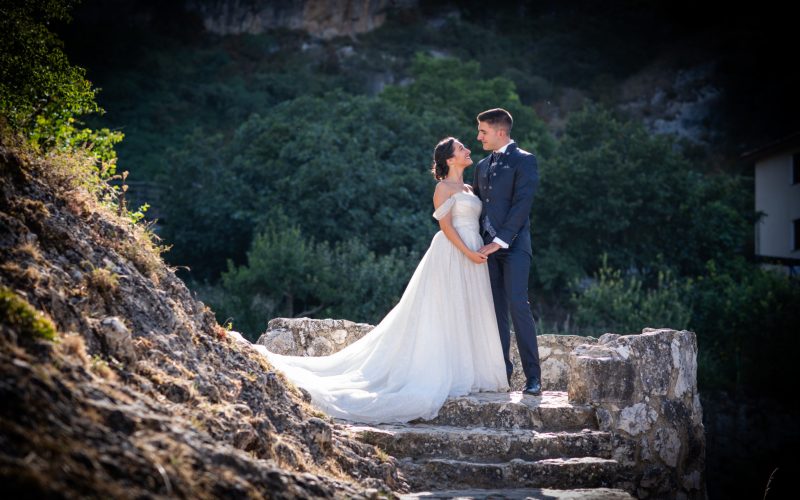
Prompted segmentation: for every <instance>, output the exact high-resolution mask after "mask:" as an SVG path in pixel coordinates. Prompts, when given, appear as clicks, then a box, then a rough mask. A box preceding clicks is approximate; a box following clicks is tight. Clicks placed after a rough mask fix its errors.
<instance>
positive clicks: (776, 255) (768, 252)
mask: <svg viewBox="0 0 800 500" xmlns="http://www.w3.org/2000/svg"><path fill="white" fill-rule="evenodd" d="M744 158H745V159H747V160H749V161H751V162H753V163H754V164H755V191H756V193H755V195H756V196H755V204H756V207H755V208H756V211H757V212H759V213H761V214H762V216H761V218H760V219H759V221H758V222H757V223H756V234H755V236H756V238H755V254H756V256H757V257H760V258H761V260H764V261H767V262H773V263H775V264H782V265H786V266H790V268H791V267H794V268H795V269H796V268H797V266H798V265H800V132H796V133H794V134H792V135H791V136H789V137H787V138H785V139H782V140H780V141H776V142H774V143H772V144H769V145H767V146H765V147H763V148H760V149H758V150H756V151H752V152H750V153H747V154H746V155H744Z"/></svg>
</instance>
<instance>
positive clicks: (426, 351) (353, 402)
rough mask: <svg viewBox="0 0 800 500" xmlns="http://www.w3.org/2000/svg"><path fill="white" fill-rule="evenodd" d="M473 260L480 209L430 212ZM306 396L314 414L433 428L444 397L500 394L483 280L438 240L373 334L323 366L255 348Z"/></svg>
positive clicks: (484, 274) (461, 204) (448, 205)
mask: <svg viewBox="0 0 800 500" xmlns="http://www.w3.org/2000/svg"><path fill="white" fill-rule="evenodd" d="M449 211H452V221H453V226H454V227H455V229H456V230H457V231H458V234H459V235H460V236H461V239H462V240H463V241H464V243H465V244H466V245H467V246H468V247H470V248H471V249H473V250H477V249H478V248H480V247H481V246H482V245H483V241H482V239H481V237H480V235H479V232H478V231H479V225H478V218H479V216H480V212H481V201H480V200H479V199H478V198H477V197H476V196H475V195H474V194H472V193H467V192H460V193H456V194H454V195H453V196H451V197H450V198H448V199H447V201H445V202H444V203H443V204H442V205H441V206H440V207H439V208H438V209H437V210H436V211H435V212H434V217H436V218H437V219H440V218H442V217H443V216H444V215H446V214H447V213H448V212H449ZM255 347H256V348H257V349H258V350H259V351H260V352H261V353H263V354H264V355H266V356H267V358H268V359H269V361H270V362H271V363H272V364H273V366H275V368H277V369H279V370H281V371H283V372H284V373H285V374H286V376H287V377H288V378H289V379H290V380H291V381H292V382H294V383H295V384H296V385H298V386H300V387H302V388H304V389H306V390H307V391H308V392H309V393H310V394H311V397H312V402H313V403H314V405H315V406H317V407H319V408H320V409H321V410H323V411H325V412H326V413H328V414H329V415H331V416H334V417H337V418H342V419H346V420H351V421H356V422H370V423H378V422H385V423H389V422H407V421H409V420H414V419H417V418H423V419H430V418H434V417H435V416H436V415H437V413H438V411H439V408H440V407H441V406H442V404H444V401H445V400H446V399H447V397H448V396H460V395H464V394H468V393H470V392H478V391H507V390H508V383H507V381H506V371H505V364H504V361H503V353H502V349H501V347H500V337H499V335H498V331H497V319H496V317H495V313H494V306H493V304H492V294H491V288H490V285H489V271H488V268H487V266H486V265H485V264H475V263H473V262H472V261H470V260H469V259H467V257H466V256H465V255H464V254H463V253H461V252H460V251H459V250H458V249H457V248H456V247H455V246H454V245H453V244H452V243H451V242H450V240H448V239H447V237H446V236H445V235H444V233H442V232H441V231H439V232H438V233H436V235H435V236H434V237H433V240H432V241H431V245H430V247H429V248H428V250H427V252H426V253H425V255H424V256H423V258H422V260H421V261H420V263H419V264H418V266H417V269H416V270H415V271H414V274H413V276H412V277H411V280H410V281H409V283H408V286H407V287H406V290H405V292H404V293H403V296H402V297H401V299H400V301H399V302H398V303H397V305H396V306H395V307H394V308H393V309H392V310H391V311H390V312H389V313H388V314H387V315H386V316H385V317H384V318H383V320H382V321H381V322H380V323H379V324H378V325H377V326H376V327H375V329H374V330H372V331H371V332H369V333H368V334H367V335H365V336H364V337H362V338H361V339H359V340H357V341H356V342H354V343H353V344H351V345H349V346H347V347H345V348H344V349H342V350H341V351H338V352H336V353H334V354H332V355H330V356H321V357H305V356H283V355H279V354H275V353H272V352H270V351H268V350H267V349H266V348H265V347H264V346H261V345H256V346H255Z"/></svg>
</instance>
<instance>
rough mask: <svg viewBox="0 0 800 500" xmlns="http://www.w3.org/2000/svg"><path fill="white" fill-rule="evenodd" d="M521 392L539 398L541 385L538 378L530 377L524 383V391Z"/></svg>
mask: <svg viewBox="0 0 800 500" xmlns="http://www.w3.org/2000/svg"><path fill="white" fill-rule="evenodd" d="M522 392H524V393H525V394H531V395H533V396H540V395H541V394H542V383H541V382H540V381H539V379H538V378H536V377H531V378H529V379H528V381H527V382H525V390H524V391H522Z"/></svg>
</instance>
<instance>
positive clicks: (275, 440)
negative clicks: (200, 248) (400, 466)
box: [0, 124, 404, 499]
mask: <svg viewBox="0 0 800 500" xmlns="http://www.w3.org/2000/svg"><path fill="white" fill-rule="evenodd" d="M0 125H1V124H0ZM8 142H10V139H8V137H7V134H6V131H4V130H3V129H2V127H1V126H0V401H2V404H0V481H2V484H3V486H2V491H3V493H4V497H7V498H77V497H81V498H83V497H87V498H98V497H102V498H145V497H146V498H150V497H165V498H166V497H169V498H173V497H175V498H177V497H182V498H201V499H202V498H227V497H247V498H264V497H270V498H275V497H281V498H322V497H324V498H351V497H361V498H367V497H371V496H375V495H377V493H378V492H380V491H385V492H386V491H389V490H396V491H397V490H399V491H402V490H403V489H404V486H403V482H402V481H401V480H400V477H399V475H398V473H397V469H396V465H395V463H394V462H393V461H392V460H391V459H390V458H387V457H384V456H383V455H379V454H378V452H377V451H376V450H375V448H374V447H372V446H370V445H367V444H364V443H363V442H360V441H357V440H355V439H353V438H352V437H351V436H350V435H349V434H348V433H346V432H345V431H343V430H342V429H341V428H340V427H339V426H337V425H335V424H334V423H333V422H332V421H331V420H330V419H329V418H327V417H325V415H323V414H321V413H319V412H318V411H316V410H315V409H314V408H312V407H311V406H309V404H308V398H307V397H305V396H304V394H303V393H302V391H300V390H298V389H297V388H295V387H293V386H291V385H290V384H287V383H286V382H285V380H284V379H283V377H282V375H281V374H279V373H277V372H275V371H274V370H273V369H272V367H271V366H270V365H269V363H267V362H266V361H265V359H264V358H263V357H261V356H259V355H258V354H257V353H254V352H252V350H250V349H243V348H241V345H240V344H239V343H238V342H235V341H234V339H232V338H231V336H229V335H228V334H227V333H226V332H225V330H224V329H223V328H221V327H220V326H219V325H218V324H217V323H216V321H215V319H214V315H213V313H212V312H211V311H210V310H209V309H208V308H207V307H205V306H204V305H203V304H202V303H200V302H198V301H197V300H195V299H194V298H193V297H192V295H191V293H190V292H189V290H188V289H187V288H186V286H185V285H184V283H183V282H181V280H179V279H178V278H177V277H176V276H175V274H174V272H173V270H172V269H170V268H168V267H167V266H165V265H164V263H163V262H162V261H161V259H160V258H159V256H158V252H157V251H155V250H154V248H153V244H152V241H151V240H149V239H148V238H147V235H146V234H145V233H144V231H143V229H142V227H141V226H139V225H133V224H132V223H131V222H130V220H128V219H127V218H125V217H119V216H118V215H117V214H116V211H112V210H110V209H109V208H107V207H106V206H105V205H103V204H101V203H99V202H98V201H97V197H96V195H95V194H94V193H92V192H90V191H87V189H86V186H87V185H92V184H91V182H95V183H96V182H97V180H96V178H93V177H91V176H92V175H93V174H92V173H91V172H92V170H91V169H92V168H93V164H86V163H83V160H82V159H81V158H78V157H58V156H57V155H53V156H51V157H49V158H47V159H46V160H45V159H41V158H38V157H37V156H36V155H35V154H34V153H32V152H30V151H26V150H24V148H23V147H22V146H19V145H16V146H15V145H9V144H8ZM82 176H85V177H82Z"/></svg>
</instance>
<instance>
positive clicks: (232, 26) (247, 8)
mask: <svg viewBox="0 0 800 500" xmlns="http://www.w3.org/2000/svg"><path fill="white" fill-rule="evenodd" d="M416 3H417V2H416V0H400V1H398V0H392V1H390V0H333V1H331V0H301V1H294V2H285V1H280V0H278V1H276V0H260V1H259V0H257V1H232V0H212V1H209V0H202V1H201V0H190V1H189V2H187V7H188V8H189V9H190V10H192V11H194V12H197V13H198V14H200V16H201V17H202V19H203V25H204V26H205V28H206V29H207V30H208V31H210V32H212V33H216V34H218V35H237V34H242V33H250V34H257V33H262V32H264V31H266V30H268V29H275V28H284V29H290V30H303V31H306V32H308V33H309V34H310V35H313V36H316V37H319V38H324V39H327V38H333V37H336V36H348V35H349V36H352V35H356V34H358V33H366V32H368V31H372V30H374V29H375V28H378V27H380V26H381V25H382V24H383V23H384V21H385V20H386V12H387V10H388V9H389V8H408V7H411V6H414V5H416Z"/></svg>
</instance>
